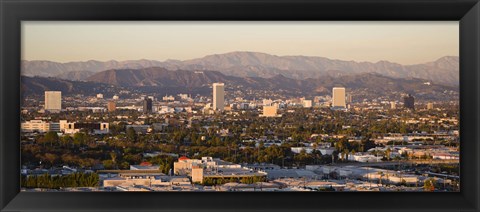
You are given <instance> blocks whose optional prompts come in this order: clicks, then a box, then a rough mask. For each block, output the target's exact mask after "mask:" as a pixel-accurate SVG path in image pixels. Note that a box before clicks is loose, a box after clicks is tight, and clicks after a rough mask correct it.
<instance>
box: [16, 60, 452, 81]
mask: <svg viewBox="0 0 480 212" xmlns="http://www.w3.org/2000/svg"><path fill="white" fill-rule="evenodd" d="M150 67H158V68H161V69H162V71H161V72H158V73H157V72H155V73H152V74H160V75H162V76H166V75H169V76H170V77H172V76H173V75H175V74H173V73H170V72H165V71H167V70H168V71H180V72H182V71H184V70H189V71H203V72H204V73H206V74H209V73H210V72H209V71H218V72H220V73H222V74H224V75H226V76H234V77H261V78H265V79H268V78H272V77H276V76H279V75H281V76H284V77H286V78H291V79H294V80H308V79H318V78H323V77H339V76H345V75H357V74H361V73H378V74H381V75H384V76H386V77H393V78H406V79H413V78H418V79H424V80H428V81H432V82H434V83H437V84H444V85H449V86H458V85H459V57H456V56H445V57H442V58H439V59H438V60H436V61H432V62H427V63H423V64H416V65H401V64H398V63H393V62H389V61H379V62H376V63H372V62H356V61H344V60H334V59H329V58H325V57H311V56H276V55H270V54H265V53H258V52H230V53H225V54H214V55H208V56H205V57H202V58H197V59H191V60H183V61H180V60H166V61H163V62H162V61H156V60H127V61H115V60H111V61H106V62H101V61H95V60H89V61H85V62H68V63H57V62H52V61H22V75H24V76H41V77H56V78H61V79H69V80H77V81H78V80H80V81H81V80H88V81H99V80H97V79H95V77H101V78H103V77H104V76H107V75H108V76H110V77H113V75H111V74H109V73H108V72H112V71H113V70H121V71H120V72H121V73H118V74H120V75H122V74H124V73H126V72H131V73H130V74H133V76H134V77H135V76H143V75H144V74H146V73H150V72H145V70H146V69H145V68H150ZM134 70H140V72H142V71H143V73H133V72H135V71H134ZM148 78H157V77H156V75H155V76H152V77H147V79H144V80H142V81H141V82H137V81H136V80H133V81H135V83H137V84H138V85H142V84H143V85H155V84H158V83H160V84H168V82H167V81H162V80H159V79H157V80H149V79H148ZM103 80H105V78H103ZM126 80H127V81H128V80H130V79H126ZM185 80H188V79H185ZM192 80H193V78H192ZM107 81H109V82H114V81H117V83H123V81H122V80H120V79H117V80H116V79H108V80H107ZM192 82H193V83H197V82H194V81H192Z"/></svg>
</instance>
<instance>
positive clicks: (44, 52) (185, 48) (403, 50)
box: [22, 21, 459, 64]
mask: <svg viewBox="0 0 480 212" xmlns="http://www.w3.org/2000/svg"><path fill="white" fill-rule="evenodd" d="M232 51H254V52H264V53H268V54H273V55H278V56H284V55H305V56H321V57H328V58H331V59H341V60H355V61H370V62H377V61H379V60H388V61H391V62H397V63H401V64H416V63H423V62H429V61H434V60H436V59H438V58H440V57H443V56H458V54H459V25H458V22H457V21H450V22H443V21H442V22H440V21H436V22H419V21H413V22H324V21H309V22H204V21H202V22H200V21H197V22H192V21H190V22H184V21H182V22H180V21H170V22H165V21H143V22H138V21H129V22H119V21H116V22H100V21H90V22H85V21H81V22H72V21H56V22H52V21H24V22H22V59H24V60H51V61H57V62H71V61H86V60H100V61H107V60H136V59H152V60H160V61H164V60H166V59H179V60H186V59H193V58H199V57H203V56H206V55H210V54H221V53H227V52H232Z"/></svg>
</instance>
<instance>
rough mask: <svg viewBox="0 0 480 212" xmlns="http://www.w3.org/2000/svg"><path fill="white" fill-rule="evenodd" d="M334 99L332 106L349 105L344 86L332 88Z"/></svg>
mask: <svg viewBox="0 0 480 212" xmlns="http://www.w3.org/2000/svg"><path fill="white" fill-rule="evenodd" d="M332 93H333V100H332V107H343V108H345V107H347V104H346V103H345V88H344V87H334V88H333V89H332Z"/></svg>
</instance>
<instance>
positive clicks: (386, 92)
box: [22, 67, 458, 99]
mask: <svg viewBox="0 0 480 212" xmlns="http://www.w3.org/2000/svg"><path fill="white" fill-rule="evenodd" d="M214 82H224V83H225V84H226V85H227V86H226V90H227V93H228V92H231V91H242V92H243V91H247V90H253V91H273V92H275V93H277V94H282V95H286V96H299V95H300V96H307V97H313V96H315V95H330V94H331V89H332V87H335V86H344V87H346V88H347V89H348V91H349V92H351V93H354V94H355V95H356V97H357V98H376V97H382V96H383V97H387V96H391V95H396V97H395V98H399V97H398V95H401V94H405V93H413V94H415V95H417V96H419V97H422V98H423V99H451V98H454V97H455V95H451V94H452V92H453V93H455V92H458V88H457V87H456V86H448V85H443V84H436V83H431V82H429V81H427V80H424V79H418V78H393V77H387V76H384V75H381V74H378V73H360V74H348V75H341V76H323V77H319V78H308V79H292V78H288V77H286V76H283V75H281V74H279V75H276V76H274V77H271V78H263V77H237V76H229V75H225V74H223V73H221V72H218V71H187V70H177V71H171V70H167V69H165V68H160V67H150V68H142V69H112V70H107V71H103V72H99V73H96V74H94V75H91V76H90V77H88V78H87V79H85V81H71V80H64V79H58V78H52V77H50V78H45V77H26V76H24V77H23V78H22V91H23V92H24V93H26V94H38V95H42V92H43V91H44V90H61V91H62V92H64V93H65V94H77V93H80V94H86V95H95V94H96V93H104V94H108V95H113V94H115V92H118V91H120V90H122V89H128V90H136V91H139V92H140V93H149V94H154V95H165V94H166V93H170V94H175V93H185V92H186V93H190V94H202V95H207V96H208V95H211V88H210V86H211V84H212V83H214ZM244 93H248V92H244ZM260 93H261V92H260Z"/></svg>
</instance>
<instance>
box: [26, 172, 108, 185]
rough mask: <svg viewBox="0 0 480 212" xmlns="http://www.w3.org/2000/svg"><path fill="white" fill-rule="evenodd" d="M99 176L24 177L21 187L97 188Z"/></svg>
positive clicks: (82, 174)
mask: <svg viewBox="0 0 480 212" xmlns="http://www.w3.org/2000/svg"><path fill="white" fill-rule="evenodd" d="M98 185H99V176H98V174H96V173H73V174H69V175H57V176H52V175H49V174H44V175H28V176H25V175H22V178H21V186H22V187H24V188H47V189H60V188H71V187H97V186H98Z"/></svg>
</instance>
